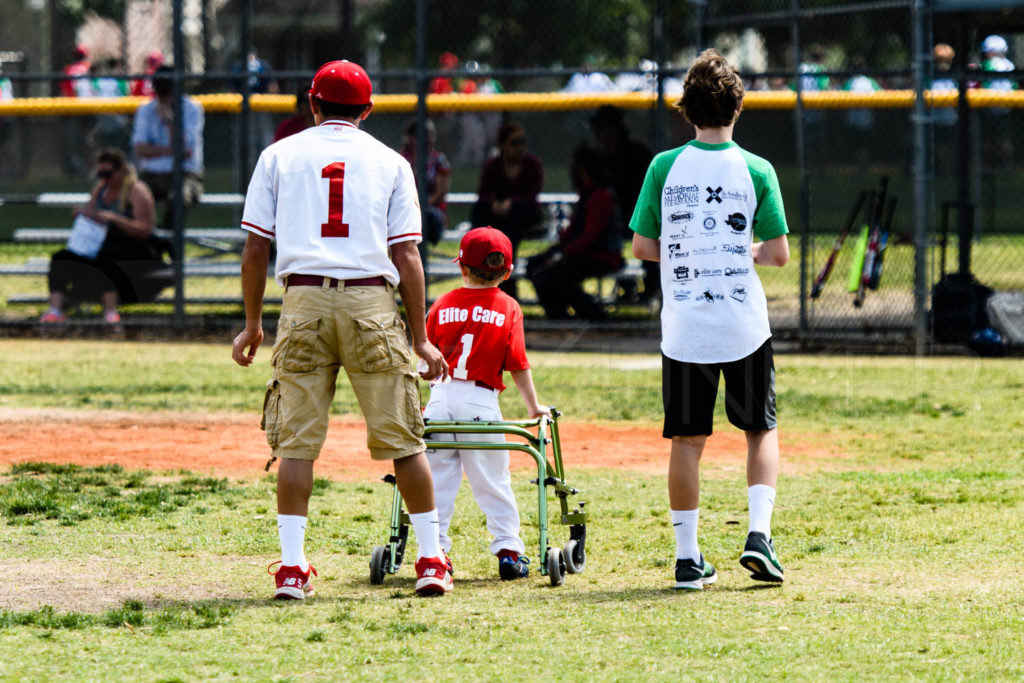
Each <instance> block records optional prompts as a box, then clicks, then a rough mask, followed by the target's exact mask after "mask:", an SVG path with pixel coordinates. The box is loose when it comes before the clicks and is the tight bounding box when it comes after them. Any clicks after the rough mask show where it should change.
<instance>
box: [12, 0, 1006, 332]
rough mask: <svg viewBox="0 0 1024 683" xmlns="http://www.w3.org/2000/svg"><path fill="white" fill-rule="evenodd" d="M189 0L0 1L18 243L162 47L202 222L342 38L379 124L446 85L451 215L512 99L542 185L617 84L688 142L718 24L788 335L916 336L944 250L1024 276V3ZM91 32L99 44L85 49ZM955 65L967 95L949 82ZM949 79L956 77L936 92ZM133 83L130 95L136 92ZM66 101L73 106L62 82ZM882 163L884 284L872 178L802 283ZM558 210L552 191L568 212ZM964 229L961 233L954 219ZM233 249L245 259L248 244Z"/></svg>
mask: <svg viewBox="0 0 1024 683" xmlns="http://www.w3.org/2000/svg"><path fill="white" fill-rule="evenodd" d="M178 2H180V5H178V7H177V10H178V12H179V13H180V16H181V20H180V22H179V24H178V26H179V28H180V31H175V22H174V17H175V9H176V8H175V6H174V4H173V2H172V0H123V1H114V0H107V1H105V2H98V1H96V2H84V3H79V4H76V5H74V7H73V8H72V7H71V4H70V3H62V2H59V0H28V1H26V2H11V1H10V0H0V7H3V8H4V16H5V21H4V23H3V25H2V26H0V61H2V62H3V64H2V73H0V98H2V99H0V153H2V155H3V156H2V158H3V159H4V163H3V164H2V165H0V198H3V199H4V200H5V204H4V205H3V206H0V241H5V244H6V246H5V245H4V244H0V252H2V253H0V258H2V259H3V262H4V263H3V265H8V266H15V265H17V264H18V263H21V262H23V261H25V260H26V259H28V260H31V259H41V258H45V256H46V255H47V253H48V252H47V250H46V249H45V248H43V247H42V246H40V245H36V246H30V245H25V244H19V243H18V242H17V241H16V240H15V237H16V233H17V231H18V230H19V229H21V228H41V227H62V226H66V225H67V223H68V222H69V219H68V213H67V208H66V206H54V205H50V204H45V203H43V204H40V203H38V202H36V203H33V202H31V201H30V200H31V198H33V197H38V196H39V195H40V194H41V193H52V192H79V193H80V192H84V191H86V190H88V188H89V186H90V180H89V172H90V168H91V160H92V158H93V156H94V155H95V153H96V151H97V150H99V149H101V148H104V147H109V146H114V147H119V148H121V149H124V150H125V151H127V152H129V153H130V152H131V142H130V141H131V134H132V128H133V116H134V112H135V109H136V108H137V107H138V106H139V104H140V103H142V102H145V101H146V98H147V97H148V96H150V90H149V85H148V84H149V79H148V75H149V73H151V71H152V69H153V68H154V67H155V66H156V65H158V64H160V63H163V64H173V63H174V61H175V60H174V59H173V55H174V54H175V49H176V47H177V49H178V50H179V54H180V58H179V62H180V63H179V64H174V68H176V69H180V73H182V77H183V85H184V88H185V90H186V91H187V92H188V93H189V94H191V95H194V96H196V97H197V99H198V100H199V101H200V102H202V103H203V104H204V108H205V129H204V134H203V146H204V163H205V169H204V175H203V184H204V189H205V193H206V195H207V196H208V197H209V196H214V197H216V196H218V195H219V196H222V197H225V198H226V199H225V200H224V201H219V202H209V203H203V204H200V205H199V206H197V207H195V208H193V209H191V210H189V211H188V213H187V215H186V217H185V225H186V226H187V227H188V228H230V227H233V226H237V224H238V220H239V218H240V213H241V207H240V205H239V204H238V202H237V195H238V194H239V193H242V192H244V189H245V186H246V184H247V182H248V177H249V172H250V169H251V167H252V165H253V164H254V163H255V160H256V157H257V155H258V153H259V151H260V150H261V149H262V148H263V147H264V146H265V145H266V144H268V143H269V142H271V141H272V140H273V139H274V137H275V132H276V130H277V127H278V126H279V125H281V124H282V122H284V121H285V120H286V119H287V118H289V117H290V116H293V115H295V114H296V111H297V110H296V93H297V92H301V91H303V90H304V89H305V87H306V86H307V84H308V81H309V79H310V77H311V75H312V72H313V71H314V70H315V68H316V67H317V66H318V65H319V64H321V63H323V62H325V61H328V60H330V59H336V58H339V57H346V58H351V59H354V60H357V61H360V62H361V63H363V64H364V65H365V66H366V67H367V69H368V71H369V72H370V74H371V76H372V77H373V78H374V81H375V93H377V94H378V97H377V101H378V106H377V109H376V111H375V112H374V114H373V115H372V116H371V117H370V119H368V121H367V122H366V128H367V130H369V132H371V133H372V134H373V135H375V136H377V137H378V138H380V139H381V140H383V141H384V142H386V143H388V144H389V145H392V146H393V147H395V148H396V149H401V148H402V146H403V145H404V144H405V135H404V131H405V129H406V127H407V126H408V125H410V124H412V123H414V122H416V121H417V97H416V95H417V93H421V94H425V93H436V94H431V95H430V99H429V109H430V117H431V119H432V120H433V122H434V124H435V126H436V131H437V133H436V146H437V149H438V150H440V151H442V152H444V153H445V154H446V156H447V157H448V159H449V160H450V162H451V165H452V187H451V192H452V194H453V197H455V198H456V200H455V201H452V202H451V203H450V207H449V218H450V225H451V226H452V227H454V226H456V225H458V224H459V223H460V222H462V221H465V220H468V217H469V216H468V211H469V209H468V201H467V200H465V198H466V197H471V196H472V193H474V192H475V191H476V189H477V183H478V179H479V173H480V168H481V165H482V164H483V163H484V161H485V160H486V159H487V158H489V156H490V155H492V154H493V153H494V151H495V134H496V130H497V128H498V126H499V125H500V124H501V123H502V122H504V121H508V120H515V121H518V122H520V123H522V124H523V126H524V127H525V129H526V131H527V137H528V149H529V151H531V152H533V153H534V154H536V155H537V156H539V157H540V158H541V159H542V160H543V162H544V164H545V181H544V191H545V192H548V193H567V192H571V191H572V186H571V182H570V178H569V173H568V159H569V156H570V154H571V151H572V149H573V148H574V147H575V146H576V145H577V144H579V143H580V142H583V141H591V142H594V136H593V131H592V129H591V126H590V117H591V116H592V115H593V114H594V112H595V110H596V108H597V107H598V106H599V105H601V104H613V105H615V106H617V107H619V108H620V110H621V112H622V114H623V117H624V122H625V124H626V126H627V128H628V130H629V131H630V134H631V136H632V137H633V138H634V139H637V140H639V141H641V142H643V143H644V144H645V145H647V146H648V147H649V148H650V149H651V150H653V151H659V150H662V149H667V148H670V147H674V146H678V145H680V144H683V143H684V142H686V141H687V140H689V139H691V138H692V135H693V130H692V128H691V127H689V126H688V124H686V122H685V121H684V120H683V119H682V118H681V117H680V116H679V115H678V114H676V113H675V112H674V111H672V110H671V109H670V108H669V107H668V106H666V105H667V103H670V102H672V101H674V100H675V98H676V97H677V96H678V94H679V91H680V89H681V78H682V75H683V74H684V73H685V69H686V67H687V65H688V64H689V62H690V60H691V59H692V57H693V56H694V55H695V54H696V53H697V52H698V50H699V49H700V48H702V47H715V48H717V49H718V50H720V51H721V52H723V54H725V55H726V57H727V58H729V60H730V61H731V62H732V63H734V64H736V65H737V66H738V68H739V69H740V70H741V72H742V74H743V75H744V78H745V81H746V83H747V86H748V96H747V100H746V103H745V110H744V114H743V116H742V118H741V120H740V123H739V125H738V127H737V130H736V140H737V142H738V143H739V144H740V145H742V146H743V147H745V148H747V149H748V150H750V151H752V152H754V153H755V154H759V155H761V156H764V157H765V158H767V159H769V160H770V161H771V162H772V163H773V164H774V165H775V167H776V170H777V171H778V174H779V177H780V181H781V184H782V189H783V195H784V198H785V201H786V204H787V207H786V208H787V216H788V219H789V224H790V229H791V248H792V251H793V254H794V256H795V257H797V258H794V259H793V261H792V262H791V265H790V266H789V267H787V268H785V269H782V270H781V271H778V272H776V271H775V269H771V270H770V271H763V272H762V277H763V279H764V281H765V286H766V290H767V291H768V294H769V306H770V313H771V317H772V322H773V327H774V329H775V330H776V331H777V332H778V333H780V334H782V335H791V336H793V337H795V338H799V339H801V340H811V339H814V338H816V337H829V336H834V335H845V336H847V337H854V338H856V337H863V338H868V337H878V336H879V335H881V336H883V337H885V336H890V337H895V338H901V339H912V338H913V336H914V335H915V333H917V332H918V330H917V327H918V325H919V323H920V316H921V315H922V313H926V312H927V311H926V310H924V311H922V301H923V306H924V308H925V309H927V307H928V306H929V305H930V304H929V302H928V299H927V294H928V293H929V291H930V289H931V287H932V286H933V285H934V284H935V283H936V282H937V281H938V280H939V278H940V277H941V276H942V274H943V272H942V271H943V264H945V267H946V269H947V270H949V271H953V270H959V269H962V268H963V267H964V266H968V267H969V269H970V271H971V272H972V273H973V274H974V275H975V276H976V277H977V279H978V280H979V281H980V282H981V283H983V284H985V285H988V286H989V287H991V288H993V289H995V290H1009V291H1020V290H1024V271H1021V269H1020V268H1018V267H1016V264H1017V263H1019V262H1020V260H1021V258H1022V257H1024V235H1022V234H1021V225H1020V223H1019V222H1018V221H1017V220H1016V218H1017V216H1019V215H1020V211H1019V209H1020V208H1021V207H1019V206H1018V204H1019V203H1021V202H1024V193H1022V192H1021V191H1020V186H1021V175H1020V172H1021V171H1020V166H1021V157H1022V155H1024V152H1022V151H1021V150H1024V139H1022V138H1024V121H1022V120H1021V116H1022V111H1024V109H1022V106H1021V105H1022V104H1024V103H1022V102H1021V101H1020V100H1019V99H1017V94H1018V92H1019V91H1017V90H1016V87H1017V85H1016V84H1017V82H1018V81H1019V80H1020V78H1021V74H1020V73H1018V72H1016V71H1009V72H1008V73H1006V74H1001V76H1000V78H998V79H997V78H995V77H991V76H988V75H986V72H985V71H984V69H985V68H991V67H992V63H991V62H988V63H987V62H986V60H988V59H989V56H987V55H986V53H983V52H982V46H983V42H984V39H985V37H986V36H988V35H989V34H990V33H999V34H1000V35H1002V36H1003V38H1005V40H1006V42H1007V53H1008V57H1009V58H1011V59H1012V58H1014V56H1015V55H1020V56H1021V57H1019V59H1024V16H1022V15H1024V9H1021V8H1019V7H1017V5H1020V4H1022V3H1014V2H1004V3H992V4H999V5H1000V7H999V8H996V9H998V10H999V11H998V12H993V11H988V10H991V9H993V8H989V7H988V6H987V5H986V6H985V7H980V8H976V9H977V11H972V10H971V9H970V7H969V6H970V5H971V3H959V4H957V3H952V2H948V1H942V0H936V1H935V2H922V1H920V0H919V1H918V2H915V1H914V0H880V1H865V2H847V3H840V2H835V1H828V0H799V1H798V0H761V1H757V0H748V1H742V0H734V1H726V0H720V1H715V0H694V1H691V2H686V3H668V2H664V0H629V1H625V0H613V1H603V2H600V1H597V0H576V1H575V2H569V1H568V0H550V1H549V2H546V3H543V4H540V3H532V2H507V1H505V2H501V3H498V2H491V1H490V0H482V1H477V2H473V3H468V2H466V3H463V2H457V1H456V2H446V3H429V5H426V3H423V4H422V5H421V2H422V0H421V2H417V1H416V0H377V1H374V2H357V1H356V0H299V1H295V2H286V3H280V2H269V1H268V0H178ZM424 5H425V10H426V11H425V12H423V13H422V14H418V11H419V10H420V8H421V7H423V6H424ZM922 7H923V8H924V10H925V11H923V12H922ZM947 10H951V11H947ZM418 19H421V20H422V21H421V22H419V23H418ZM915 28H918V29H920V30H921V34H920V35H921V36H923V41H924V42H925V43H926V44H923V45H922V46H921V53H922V54H926V55H931V54H932V47H933V46H934V45H938V44H946V45H948V46H949V47H950V49H951V50H952V51H953V52H954V56H953V58H952V59H951V60H950V61H948V62H946V61H943V60H945V56H944V55H945V53H943V56H942V59H928V60H927V63H924V64H923V65H922V66H923V70H922V76H923V77H922V79H921V81H922V82H921V84H920V85H921V86H923V87H924V88H925V89H931V90H932V91H933V92H932V93H931V97H932V99H929V102H931V103H932V104H934V105H935V106H934V107H933V108H931V109H926V110H925V116H924V119H925V120H924V121H923V122H922V125H923V130H924V133H925V135H924V138H923V140H924V146H925V149H924V154H923V157H921V158H923V160H924V164H923V165H922V164H921V163H920V159H921V158H919V157H918V156H916V152H917V149H918V147H917V146H916V145H915V139H916V134H917V132H918V129H917V128H916V125H917V123H918V121H917V118H918V115H917V110H915V108H914V88H915V85H917V81H916V80H915V70H914V66H915V60H914V54H915V33H914V32H915ZM176 39H178V41H179V42H178V43H177V46H176V42H175V41H176ZM79 47H82V48H84V50H85V52H84V54H83V53H82V52H78V53H76V50H77V49H78V48H79ZM935 54H938V52H936V53H935ZM1000 68H1002V67H1000ZM1010 68H1011V69H1012V64H1011V65H1010ZM1000 81H1002V82H1000ZM1007 85H1008V86H1009V88H1005V89H1004V86H1007ZM961 87H962V88H963V89H964V92H965V94H966V95H967V96H968V97H969V98H970V106H966V105H963V104H958V98H957V97H956V96H955V94H956V90H957V89H958V88H961ZM940 91H941V92H945V93H946V95H945V99H943V98H942V97H939V98H938V99H935V97H936V96H938V95H939V94H940ZM444 93H451V94H444ZM951 94H952V97H951V96H950V95H951ZM72 96H74V97H72ZM132 96H135V97H137V98H138V99H125V98H126V97H127V98H131V97H132ZM94 97H118V98H120V99H117V100H103V101H97V100H94V99H91V98H94ZM40 98H53V99H40ZM87 98H88V99H87ZM389 98H390V99H389ZM659 98H660V99H659ZM73 99H74V100H76V101H77V102H76V104H78V105H79V106H78V108H77V109H76V108H74V107H71V106H70V105H69V103H70V102H72V101H73ZM659 102H660V103H659ZM883 179H886V181H887V197H888V198H890V199H891V200H892V201H894V203H893V204H892V206H891V231H889V233H888V242H887V248H886V250H885V252H884V254H885V257H884V269H883V270H882V275H881V277H880V278H879V279H878V282H877V289H871V288H867V289H866V290H865V291H864V292H862V293H861V294H860V295H858V294H857V292H856V291H854V292H850V291H848V290H849V286H848V285H849V284H850V281H854V280H856V279H857V266H856V264H855V254H856V249H855V247H856V243H857V242H858V240H859V239H860V238H861V233H862V227H861V226H862V225H863V224H865V223H867V222H870V218H871V215H872V212H871V210H870V204H871V203H872V202H871V201H870V199H871V196H869V201H866V202H865V204H866V206H865V207H862V209H861V211H860V212H859V213H858V214H857V215H856V218H855V220H854V224H853V228H852V229H851V231H850V236H849V237H848V238H847V240H846V241H845V243H844V246H843V248H842V250H840V252H839V255H838V259H837V261H836V263H835V266H834V268H833V270H832V272H831V275H830V277H829V279H828V281H827V282H826V283H825V285H824V287H823V289H822V291H821V293H820V295H819V296H817V297H813V298H812V297H811V292H812V289H813V285H814V282H815V279H816V276H817V275H818V273H819V272H820V271H821V269H822V267H823V266H824V264H825V263H826V261H827V260H828V258H829V255H830V253H831V251H832V248H833V244H834V242H835V240H836V238H837V237H838V236H839V234H840V232H841V231H842V229H843V227H844V224H845V223H846V222H847V219H848V217H849V216H850V214H851V210H852V208H853V206H854V205H855V203H856V202H857V200H858V198H859V196H860V194H861V192H862V191H868V192H873V193H875V195H877V193H878V192H879V191H880V189H881V187H882V183H883ZM231 195H235V196H236V199H235V201H231V200H230V196H231ZM921 197H923V201H921V199H920V198H921ZM948 202H958V204H957V206H964V205H967V204H969V205H970V206H971V207H973V209H974V210H973V211H967V212H963V213H965V214H969V218H970V221H971V224H970V225H969V226H968V225H965V224H964V220H963V219H961V217H960V213H961V212H957V211H955V210H952V212H951V214H950V222H949V233H950V235H949V238H948V239H947V240H943V235H942V230H941V227H942V215H943V206H944V205H945V204H946V203H948ZM922 206H923V208H924V212H923V215H921V213H922V212H921V210H920V207H922ZM883 208H884V207H883ZM564 210H565V207H564V206H558V205H555V204H552V205H551V212H552V214H553V215H555V214H558V212H564ZM880 215H883V216H884V210H883V212H882V213H881V214H880ZM557 218H558V216H556V219H557ZM919 224H920V225H921V226H923V227H924V233H925V234H924V241H923V242H922V240H921V236H920V235H918V234H917V233H918V231H919V227H918V226H919ZM968 229H969V230H970V235H969V238H968V239H967V240H966V241H965V240H964V239H960V235H961V234H962V233H964V232H965V231H967V230H968ZM943 245H945V246H943ZM965 245H970V246H971V254H970V256H971V259H970V263H969V264H965V263H964V260H965V259H962V258H961V250H963V249H965V248H966V247H965ZM8 247H9V248H8ZM537 248H539V246H538V247H537ZM189 249H193V248H192V247H190V248H189ZM51 250H52V249H51ZM942 252H945V258H944V259H943V258H942ZM190 253H192V252H191V251H186V256H188V255H189V254H190ZM919 253H923V254H924V257H923V263H924V268H925V272H923V273H922V272H919V271H920V270H921V265H920V262H919V261H918V254H919ZM217 258H219V259H221V260H224V261H228V260H230V259H232V258H233V259H235V260H237V253H231V252H227V253H225V254H224V255H221V256H218V257H217ZM29 282H30V281H29V280H28V279H23V280H12V279H11V278H10V277H0V294H2V295H3V299H4V302H7V303H4V302H0V307H2V309H3V310H2V314H3V315H2V317H3V318H4V319H15V318H17V317H18V316H22V317H24V316H26V315H30V314H32V313H33V309H27V308H25V307H23V306H22V307H19V305H17V304H12V303H9V301H10V299H11V296H10V295H11V294H13V293H17V292H23V291H25V290H26V289H31V288H35V289H40V290H41V291H44V290H45V284H44V283H43V281H42V279H40V278H39V277H38V276H36V279H35V280H32V281H31V283H32V284H31V286H29V284H28V283H29ZM922 283H923V286H924V288H925V290H926V291H925V292H924V297H923V298H922V295H921V292H920V291H918V290H920V289H921V287H922ZM854 284H855V283H854ZM185 287H187V288H190V291H193V292H203V293H208V292H210V291H218V292H223V293H224V295H225V296H228V297H230V296H236V297H237V296H239V292H240V290H239V286H238V284H237V282H235V281H234V280H228V279H225V280H222V281H213V282H211V283H209V284H206V283H203V282H199V281H193V280H191V279H189V280H187V281H186V283H185ZM854 289H856V287H854ZM438 293H439V292H438ZM858 304H859V305H858ZM159 310H165V309H159ZM618 311H619V314H620V316H619V317H620V318H624V319H627V320H631V321H632V322H631V323H630V324H636V322H637V319H640V320H649V321H651V324H652V325H653V324H654V319H653V318H652V317H651V314H650V313H649V312H646V310H645V309H639V308H638V309H631V308H629V306H626V305H622V306H620V307H619V308H618Z"/></svg>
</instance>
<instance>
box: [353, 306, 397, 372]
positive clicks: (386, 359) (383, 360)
mask: <svg viewBox="0 0 1024 683" xmlns="http://www.w3.org/2000/svg"><path fill="white" fill-rule="evenodd" d="M353 322H354V323H355V326H356V337H357V339H358V348H357V349H356V353H355V362H356V366H357V367H356V368H355V369H356V370H358V371H360V372H383V371H385V370H390V369H392V368H395V367H397V366H399V365H401V364H402V363H405V362H406V361H407V360H408V357H409V356H408V348H409V344H408V342H407V341H406V338H405V323H404V322H402V319H401V318H400V317H399V316H397V315H395V314H391V313H388V314H384V315H375V316H372V317H369V318H357V319H355V320H354V321H353Z"/></svg>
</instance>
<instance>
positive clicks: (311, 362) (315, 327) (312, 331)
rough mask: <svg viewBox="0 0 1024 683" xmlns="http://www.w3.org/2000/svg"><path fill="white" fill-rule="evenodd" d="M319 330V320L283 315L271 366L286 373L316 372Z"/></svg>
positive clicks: (279, 323)
mask: <svg viewBox="0 0 1024 683" xmlns="http://www.w3.org/2000/svg"><path fill="white" fill-rule="evenodd" d="M319 329H320V319H319V318H308V317H300V316H294V315H282V316H281V320H280V321H279V322H278V325H277V341H276V342H275V343H274V353H273V355H272V357H271V359H270V364H271V365H273V366H274V367H275V368H278V369H280V370H283V371H285V372H312V371H313V370H315V369H316V346H317V339H318V337H319Z"/></svg>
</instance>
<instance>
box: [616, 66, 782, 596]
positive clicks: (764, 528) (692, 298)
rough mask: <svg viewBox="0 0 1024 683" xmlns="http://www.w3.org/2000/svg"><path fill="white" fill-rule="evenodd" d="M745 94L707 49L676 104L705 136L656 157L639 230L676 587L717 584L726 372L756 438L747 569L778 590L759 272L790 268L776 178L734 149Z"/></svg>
mask: <svg viewBox="0 0 1024 683" xmlns="http://www.w3.org/2000/svg"><path fill="white" fill-rule="evenodd" d="M743 92H744V91H743V82H742V80H741V79H740V76H739V74H738V73H737V72H736V69H735V68H733V67H732V66H731V65H730V64H729V63H728V62H727V61H726V60H725V59H724V58H723V57H722V55H720V54H719V53H718V52H716V51H715V50H705V51H704V52H703V53H701V55H700V56H699V57H698V58H697V60H696V62H694V64H693V66H691V67H690V70H689V71H688V72H687V74H686V80H685V83H684V86H683V95H682V97H681V98H680V99H679V101H678V102H677V103H676V106H677V107H678V108H679V109H680V110H681V111H682V113H683V115H684V116H685V117H686V120H687V121H689V122H690V123H692V124H693V125H694V127H695V128H696V131H697V134H696V139H695V140H693V141H691V142H689V143H687V144H685V145H683V146H682V147H680V148H677V149H673V150H669V151H667V152H663V153H661V154H659V155H657V156H656V157H655V158H654V161H652V162H651V165H650V167H649V168H648V170H647V176H646V178H645V179H644V184H643V188H642V189H641V191H640V198H639V200H638V202H637V205H636V209H635V211H634V213H633V219H632V221H631V222H630V228H632V230H633V232H634V233H635V234H634V235H633V254H634V255H635V256H636V257H637V258H640V259H644V260H646V261H658V262H660V263H661V268H660V270H661V284H662V291H663V292H664V304H663V306H662V310H661V334H662V340H661V351H662V397H663V402H664V407H665V423H664V430H663V435H664V437H665V438H667V439H671V440H672V447H671V456H670V460H669V472H668V491H669V505H670V507H671V515H672V525H673V527H674V530H675V537H676V568H675V587H676V588H679V589H689V590H699V589H701V588H703V587H704V586H705V585H707V584H711V583H714V582H715V581H716V580H717V579H718V574H717V572H716V571H715V568H714V566H712V564H711V563H710V562H707V561H706V560H705V559H704V556H703V555H702V554H701V552H700V547H699V545H698V543H697V520H698V517H699V513H700V508H699V502H700V471H699V465H700V458H701V454H702V453H703V451H704V445H705V443H706V442H707V437H708V436H710V435H711V430H712V416H713V414H714V409H715V399H716V396H717V393H718V378H719V375H722V376H723V377H724V378H725V404H726V406H725V407H726V414H727V415H728V418H729V422H731V423H732V424H733V425H735V426H736V427H739V428H740V429H742V430H743V431H744V432H745V433H746V437H747V486H748V489H747V500H748V503H749V512H750V517H749V519H750V533H749V534H748V535H747V540H746V544H745V546H744V548H743V552H742V554H741V555H740V560H739V561H740V564H741V565H742V566H743V567H744V568H745V569H747V570H748V571H749V572H750V573H751V578H752V579H754V580H756V581H767V582H773V583H781V582H782V580H783V570H782V565H781V564H779V560H778V557H777V556H776V554H775V550H774V547H773V545H772V535H771V518H772V509H773V507H774V505H775V486H776V480H777V478H778V471H779V437H778V429H777V426H776V425H777V423H776V417H775V366H774V363H773V359H772V343H771V330H770V328H769V324H768V306H767V300H766V298H765V293H764V289H763V288H762V286H761V281H760V280H759V279H758V276H757V272H756V271H755V269H754V265H755V264H756V265H762V266H784V265H785V264H786V262H787V261H788V260H789V245H788V242H787V239H786V234H787V233H788V232H789V230H788V228H787V227H786V217H785V213H784V211H783V206H782V194H781V192H780V190H779V182H778V178H777V177H776V175H775V170H774V169H773V168H772V166H771V164H770V163H768V162H767V161H765V160H764V159H762V158H760V157H757V156H755V155H753V154H751V153H749V152H747V151H746V150H744V149H741V148H740V147H739V146H737V145H736V143H735V142H733V141H732V136H733V127H734V126H735V125H736V120H737V118H738V117H739V115H740V111H741V109H742V108H743ZM754 236H756V237H757V238H758V239H759V240H760V241H759V242H756V243H755V242H754V241H753V237H754Z"/></svg>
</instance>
